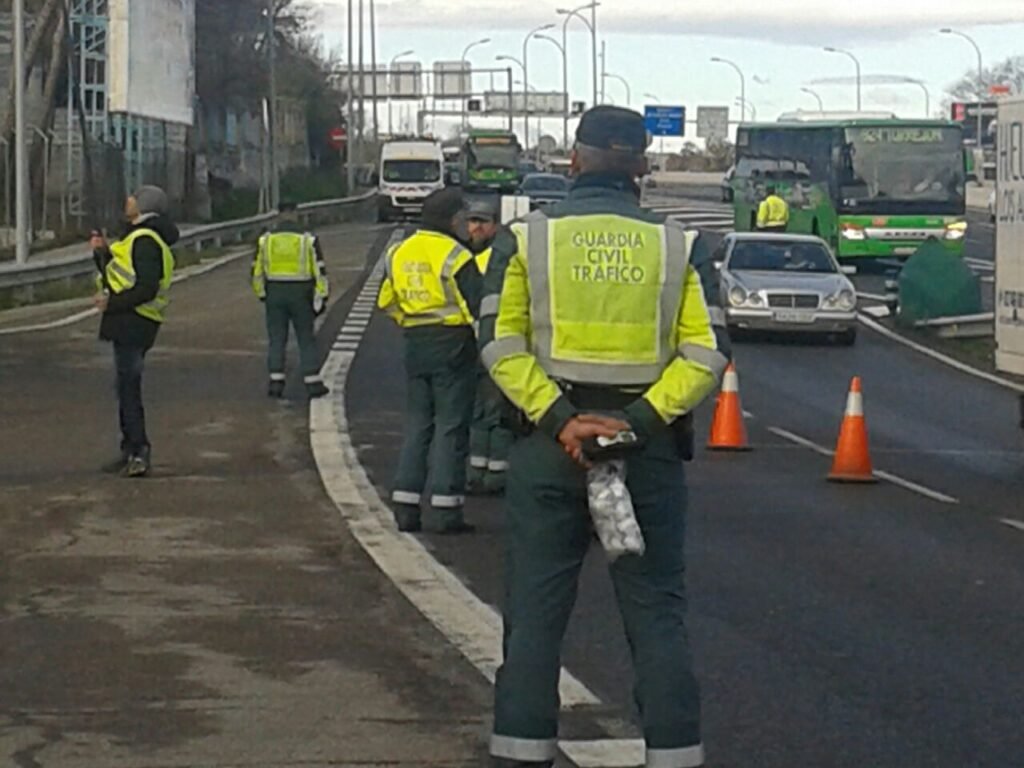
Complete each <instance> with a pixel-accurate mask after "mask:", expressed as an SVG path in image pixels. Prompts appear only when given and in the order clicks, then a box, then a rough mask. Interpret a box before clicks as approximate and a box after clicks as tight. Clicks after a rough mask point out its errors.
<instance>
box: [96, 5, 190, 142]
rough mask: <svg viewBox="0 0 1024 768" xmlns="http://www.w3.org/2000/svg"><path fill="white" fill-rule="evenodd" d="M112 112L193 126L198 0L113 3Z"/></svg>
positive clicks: (109, 91) (109, 51) (109, 93)
mask: <svg viewBox="0 0 1024 768" xmlns="http://www.w3.org/2000/svg"><path fill="white" fill-rule="evenodd" d="M109 14H110V15H109V42H108V48H107V66H108V80H107V99H108V110H109V111H110V112H112V113H124V114H128V115H132V116H135V117H145V118H150V119H153V120H162V121H165V122H168V123H179V124H184V125H192V124H193V120H194V115H193V101H194V95H195V19H196V14H195V0H146V2H144V3H143V2H139V1H138V0H110V4H109Z"/></svg>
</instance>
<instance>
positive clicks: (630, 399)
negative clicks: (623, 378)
mask: <svg viewBox="0 0 1024 768" xmlns="http://www.w3.org/2000/svg"><path fill="white" fill-rule="evenodd" d="M557 384H558V386H559V387H560V388H561V390H562V392H564V393H565V396H566V398H568V400H569V402H570V403H572V404H573V407H574V408H577V409H579V410H581V411H621V410H622V409H624V408H625V407H626V406H627V405H629V404H630V403H634V402H636V400H637V398H639V397H640V396H641V395H643V393H644V392H645V391H646V390H647V388H646V387H630V388H622V387H603V386H598V385H594V384H575V383H572V382H567V381H558V382H557Z"/></svg>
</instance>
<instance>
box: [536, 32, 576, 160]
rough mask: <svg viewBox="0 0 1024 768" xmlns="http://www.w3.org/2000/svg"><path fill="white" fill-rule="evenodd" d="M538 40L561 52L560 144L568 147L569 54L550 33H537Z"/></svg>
mask: <svg viewBox="0 0 1024 768" xmlns="http://www.w3.org/2000/svg"><path fill="white" fill-rule="evenodd" d="M537 39H538V40H547V41H548V42H549V43H551V44H552V45H553V46H555V48H557V49H558V51H559V53H561V54H562V145H563V146H564V147H566V148H567V149H568V147H569V55H568V52H567V50H566V47H565V46H564V45H562V43H560V42H558V41H557V40H555V38H553V37H551V35H537Z"/></svg>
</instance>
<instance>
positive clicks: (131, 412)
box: [90, 186, 178, 477]
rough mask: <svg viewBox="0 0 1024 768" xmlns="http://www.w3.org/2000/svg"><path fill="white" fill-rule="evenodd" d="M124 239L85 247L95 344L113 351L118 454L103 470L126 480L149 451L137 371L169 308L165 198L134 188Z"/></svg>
mask: <svg viewBox="0 0 1024 768" xmlns="http://www.w3.org/2000/svg"><path fill="white" fill-rule="evenodd" d="M125 217H126V218H127V220H128V222H129V224H128V229H127V232H126V233H125V236H124V237H123V238H121V239H120V240H118V241H117V242H115V243H113V244H111V245H108V244H107V242H106V240H105V239H104V238H103V236H102V235H100V234H99V233H93V237H92V240H91V241H90V244H91V246H92V249H93V258H94V260H95V261H96V267H97V269H98V270H99V277H98V278H97V287H98V288H99V290H98V291H97V294H96V298H95V304H96V308H97V309H99V310H100V312H102V313H103V317H102V319H101V321H100V338H101V339H103V340H104V341H109V342H111V343H112V344H113V346H114V366H115V370H116V372H117V400H118V415H119V417H120V425H121V453H120V456H119V457H118V458H117V459H116V460H115V461H113V462H111V463H109V464H107V465H106V466H105V467H104V470H105V471H107V472H111V473H121V474H123V475H125V476H127V477H142V476H144V475H146V474H148V473H149V469H150V463H151V449H150V443H149V437H148V436H147V434H146V415H145V410H144V409H143V405H142V371H143V368H144V363H145V358H146V353H147V352H148V351H149V350H150V349H151V348H152V346H153V343H154V342H155V341H156V336H157V332H158V331H159V330H160V326H161V324H162V323H163V322H164V315H165V312H166V310H167V305H168V302H169V292H170V288H171V279H172V277H173V275H174V255H173V254H172V253H171V246H172V245H174V244H175V243H176V242H178V228H177V227H176V226H175V225H174V223H173V222H172V221H171V220H170V218H169V217H168V202H167V195H166V194H164V191H163V190H162V189H160V188H159V187H152V186H144V187H140V188H139V189H138V190H137V191H136V192H135V193H134V194H133V195H131V196H130V197H129V198H128V200H127V202H126V204H125Z"/></svg>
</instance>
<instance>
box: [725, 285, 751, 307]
mask: <svg viewBox="0 0 1024 768" xmlns="http://www.w3.org/2000/svg"><path fill="white" fill-rule="evenodd" d="M746 301H747V292H746V291H745V290H743V289H742V288H740V286H738V285H734V286H733V287H732V288H730V289H729V303H730V304H732V305H733V306H734V307H742V306H743V305H744V304H745V303H746Z"/></svg>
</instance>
